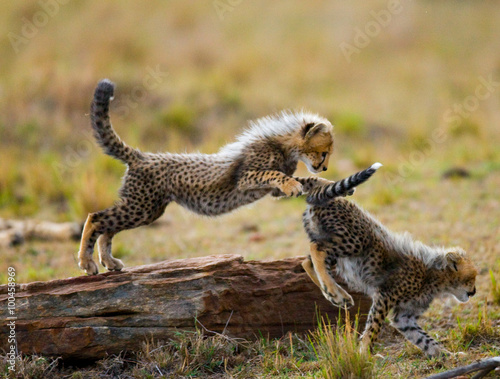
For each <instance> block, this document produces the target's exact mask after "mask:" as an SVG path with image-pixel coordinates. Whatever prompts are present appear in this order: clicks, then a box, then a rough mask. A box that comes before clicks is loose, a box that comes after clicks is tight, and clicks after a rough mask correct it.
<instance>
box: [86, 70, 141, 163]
mask: <svg viewBox="0 0 500 379" xmlns="http://www.w3.org/2000/svg"><path fill="white" fill-rule="evenodd" d="M114 91H115V84H114V83H113V82H111V81H110V80H108V79H102V80H101V81H100V82H99V83H98V84H97V88H96V89H95V92H94V100H93V101H92V105H91V106H90V119H91V121H92V129H93V132H94V137H95V139H96V140H97V142H98V143H99V145H100V146H101V147H102V149H103V150H104V152H105V153H106V154H108V155H110V156H112V157H113V158H116V159H118V160H120V161H122V162H123V163H126V164H130V163H133V162H134V161H137V160H139V159H141V156H142V153H141V152H140V151H139V150H136V149H134V148H132V147H130V146H127V144H125V142H123V141H122V140H121V139H120V137H119V136H118V134H116V132H115V131H114V129H113V127H112V126H111V121H110V119H109V103H110V101H111V100H113V95H114Z"/></svg>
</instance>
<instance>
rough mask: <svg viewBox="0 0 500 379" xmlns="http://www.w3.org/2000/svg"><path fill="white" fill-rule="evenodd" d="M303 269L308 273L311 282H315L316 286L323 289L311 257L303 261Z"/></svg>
mask: <svg viewBox="0 0 500 379" xmlns="http://www.w3.org/2000/svg"><path fill="white" fill-rule="evenodd" d="M302 267H303V268H304V270H305V271H306V273H307V275H309V277H310V278H311V280H312V281H313V282H314V284H316V285H317V286H318V287H319V288H321V284H320V283H319V280H318V276H317V275H316V271H314V266H313V264H312V260H311V256H310V255H309V256H308V257H307V258H306V259H304V260H303V261H302Z"/></svg>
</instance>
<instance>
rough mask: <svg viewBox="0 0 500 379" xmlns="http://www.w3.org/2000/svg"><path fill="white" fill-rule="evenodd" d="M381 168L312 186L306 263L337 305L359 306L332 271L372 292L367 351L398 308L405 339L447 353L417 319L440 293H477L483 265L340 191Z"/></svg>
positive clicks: (462, 296) (460, 296)
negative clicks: (426, 240) (400, 228)
mask: <svg viewBox="0 0 500 379" xmlns="http://www.w3.org/2000/svg"><path fill="white" fill-rule="evenodd" d="M378 167H379V165H374V166H372V167H371V168H370V169H368V170H365V171H362V172H361V173H358V174H357V175H358V180H357V181H356V180H352V178H353V177H355V176H353V177H351V178H348V179H347V180H344V181H341V182H337V183H335V184H328V185H319V186H318V187H317V188H315V189H313V190H312V191H311V193H310V194H309V197H308V202H309V204H310V205H309V206H308V208H307V210H306V211H305V213H304V216H303V221H304V227H305V229H306V231H307V234H308V235H309V238H310V240H311V255H310V256H309V258H308V259H306V260H305V261H304V262H303V267H304V269H305V270H306V272H307V273H308V274H309V276H310V277H311V279H312V280H313V281H314V283H316V285H317V286H318V287H319V288H321V291H322V292H323V295H324V296H325V297H326V298H327V299H328V300H329V301H331V302H332V303H333V304H334V305H335V306H340V307H344V306H352V305H353V300H352V297H351V296H350V295H349V294H348V293H347V292H346V291H345V290H344V289H342V288H341V287H340V286H339V285H338V284H337V283H336V282H335V280H334V278H333V277H332V275H331V272H332V270H335V271H336V273H337V274H338V275H340V277H342V278H343V279H344V280H345V282H346V283H347V285H348V287H349V288H350V289H352V290H356V291H360V292H362V293H364V294H366V295H368V296H370V297H371V298H372V300H373V303H372V307H371V309H370V313H369V315H368V319H367V321H366V327H365V330H364V333H363V335H362V337H361V349H362V350H364V351H366V350H367V349H369V348H370V347H371V346H372V344H373V342H375V340H376V339H377V335H378V333H379V330H380V327H381V324H382V322H383V321H384V319H385V317H386V316H387V315H388V313H389V311H390V310H392V314H391V315H390V320H391V324H392V326H394V327H395V328H396V329H397V330H399V331H400V332H401V333H402V334H403V335H404V336H405V337H406V339H408V340H409V341H410V342H412V343H413V344H415V345H416V346H417V347H419V348H420V349H421V350H423V351H424V352H425V354H427V355H428V356H438V355H440V354H447V353H448V352H447V351H446V350H444V349H443V348H442V347H441V346H440V345H439V344H438V343H437V342H436V341H434V340H433V339H432V338H431V337H430V336H429V335H428V334H427V333H426V332H424V331H423V330H422V329H421V328H420V326H418V324H417V320H418V318H419V317H420V315H421V314H422V313H423V312H424V311H425V310H426V309H427V308H428V307H429V305H430V303H431V302H432V300H433V299H434V298H435V297H438V296H439V295H444V294H451V295H453V296H454V297H455V298H456V299H457V300H458V301H460V302H466V301H468V300H469V298H470V297H471V296H473V295H474V294H475V293H476V287H475V278H476V275H477V270H476V268H475V267H474V265H473V263H472V262H471V260H470V259H469V258H468V257H467V256H466V255H465V252H464V251H463V250H462V249H461V248H459V247H454V248H449V249H445V248H441V247H430V246H427V245H424V244H423V243H421V242H418V241H414V240H413V239H412V238H411V236H410V235H409V234H408V233H404V234H399V233H393V232H391V231H390V230H388V229H387V228H386V227H384V226H383V225H382V224H381V223H380V222H378V221H377V220H375V219H374V218H373V217H372V216H371V215H370V214H368V213H367V212H366V211H364V210H362V209H361V208H360V207H358V206H357V205H356V204H354V203H352V202H350V201H347V200H345V199H342V198H336V196H338V195H339V194H341V193H342V191H344V190H348V189H350V188H351V187H353V186H356V185H358V184H359V183H360V182H363V181H365V180H367V179H368V178H369V177H370V176H371V175H372V174H373V173H374V172H375V170H376V169H377V168H378ZM355 179H356V178H355ZM342 183H344V184H342Z"/></svg>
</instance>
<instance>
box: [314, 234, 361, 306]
mask: <svg viewBox="0 0 500 379" xmlns="http://www.w3.org/2000/svg"><path fill="white" fill-rule="evenodd" d="M326 260H327V253H326V252H324V251H322V250H320V249H319V248H318V245H317V244H316V243H314V242H313V243H311V263H312V266H313V268H314V272H315V274H316V275H315V276H316V279H317V281H318V283H319V288H320V289H321V292H323V295H324V296H325V297H326V299H327V300H328V301H330V302H331V303H332V304H333V305H335V306H336V307H339V308H349V307H352V306H353V305H354V301H353V300H352V297H351V295H349V294H348V293H347V292H346V291H345V290H344V289H343V288H342V287H341V286H339V285H338V284H337V283H336V282H335V280H334V279H333V277H332V274H331V267H329V265H328V264H327V263H326ZM306 271H307V270H306ZM308 273H309V272H308ZM309 276H311V275H310V274H309ZM311 279H312V280H313V281H314V282H316V281H315V280H314V279H315V278H314V277H312V276H311Z"/></svg>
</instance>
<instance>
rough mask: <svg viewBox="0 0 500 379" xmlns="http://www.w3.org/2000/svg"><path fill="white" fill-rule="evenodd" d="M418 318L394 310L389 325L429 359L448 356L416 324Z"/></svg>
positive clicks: (447, 353)
mask: <svg viewBox="0 0 500 379" xmlns="http://www.w3.org/2000/svg"><path fill="white" fill-rule="evenodd" d="M417 319H418V316H415V315H412V314H409V313H406V312H400V311H399V310H394V314H393V316H392V318H391V324H392V326H394V327H395V328H396V329H397V330H399V332H400V333H401V334H402V335H404V336H405V337H406V339H407V340H408V341H410V342H411V343H413V344H414V345H415V346H417V347H418V348H419V349H421V350H422V351H423V352H424V353H425V354H426V355H427V356H429V357H437V356H440V355H449V354H451V353H450V352H449V351H447V350H445V349H444V348H442V347H441V346H440V344H439V343H438V342H436V341H435V340H434V339H433V338H432V337H430V336H429V335H428V334H427V333H426V332H425V331H424V330H423V329H422V328H421V327H420V326H419V325H418V324H417Z"/></svg>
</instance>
